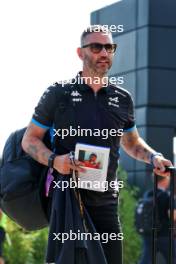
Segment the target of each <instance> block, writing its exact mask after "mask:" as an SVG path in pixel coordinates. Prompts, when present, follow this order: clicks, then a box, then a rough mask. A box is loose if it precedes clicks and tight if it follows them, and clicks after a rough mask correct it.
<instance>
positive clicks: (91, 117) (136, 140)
mask: <svg viewBox="0 0 176 264" xmlns="http://www.w3.org/2000/svg"><path fill="white" fill-rule="evenodd" d="M98 29H99V30H97V27H96V26H92V27H90V28H88V29H87V30H85V31H84V32H83V33H82V36H81V47H80V48H78V49H77V54H78V56H79V58H80V59H81V60H82V62H83V70H82V72H80V73H79V75H78V76H77V77H76V84H75V86H76V90H74V92H72V93H71V94H70V96H67V101H68V102H69V104H70V101H71V104H72V105H71V106H70V105H69V104H68V105H67V106H65V105H64V104H63V105H60V107H59V108H60V116H59V117H58V119H59V120H58V122H57V120H56V123H57V125H58V127H59V128H61V129H62V128H65V127H67V128H68V127H69V126H70V124H75V123H76V125H77V127H78V126H79V128H83V129H85V128H86V129H87V128H88V129H92V130H93V129H95V128H96V129H100V130H103V129H105V128H106V129H107V128H108V130H112V129H115V130H116V131H117V130H118V129H123V131H124V133H123V136H122V137H121V140H120V137H119V136H114V135H113V136H112V133H111V135H109V137H108V138H107V139H106V140H105V139H102V138H101V136H90V135H88V136H78V135H77V136H76V137H67V138H64V139H62V138H61V137H59V136H58V137H57V138H55V149H54V152H55V154H54V153H53V151H52V150H50V149H48V148H46V146H45V145H44V144H43V142H42V139H43V137H44V135H45V133H46V131H47V130H48V129H49V128H51V127H52V126H53V123H54V115H55V111H56V108H57V107H58V105H59V104H60V101H59V99H58V101H57V99H56V98H57V94H58V92H59V89H64V87H63V88H62V87H61V85H60V86H59V87H58V85H56V86H53V87H49V88H48V89H47V91H46V92H45V93H44V95H43V96H42V98H41V100H40V102H39V104H38V106H37V107H36V109H35V113H34V115H33V119H32V121H31V123H30V124H29V126H28V128H27V131H26V133H25V135H24V138H23V141H22V146H23V149H24V150H25V151H26V152H27V153H28V154H29V155H31V156H32V157H33V158H34V159H36V160H37V161H38V162H41V163H42V164H44V165H49V166H50V167H53V168H54V169H55V171H57V172H59V173H60V174H64V175H69V174H70V171H71V170H75V171H77V172H78V173H79V172H80V171H81V170H82V168H80V163H79V162H76V164H75V165H74V164H71V162H70V158H69V155H68V153H69V152H70V151H73V150H74V148H75V144H76V142H80V143H85V144H91V145H94V146H104V147H110V156H109V167H108V173H107V181H108V182H111V181H115V180H116V169H117V161H118V159H119V153H118V149H119V145H120V142H121V146H122V147H123V148H124V150H125V151H126V152H127V153H128V154H129V155H130V156H132V157H134V158H136V159H138V160H141V161H144V162H146V163H152V164H153V165H154V167H155V169H154V171H155V173H157V174H160V175H163V176H168V175H169V174H168V173H167V172H165V166H171V165H172V164H171V162H170V161H169V160H167V159H165V158H164V157H163V156H162V155H161V154H160V153H157V152H156V151H155V150H153V149H152V148H151V147H150V146H148V145H147V144H146V143H145V142H144V140H143V139H142V138H141V137H140V136H139V134H138V131H137V128H136V126H135V120H134V114H133V102H132V99H131V96H130V94H129V93H128V92H127V91H126V90H124V89H121V88H118V87H115V86H114V85H111V84H110V83H108V81H107V83H105V82H104V80H105V77H106V76H107V73H108V70H109V69H110V68H111V66H112V62H113V57H114V53H115V50H116V44H114V43H113V40H112V35H111V33H110V32H109V31H107V32H105V30H104V28H103V27H101V26H99V28H98ZM80 77H81V78H84V80H85V82H84V83H82V84H80V83H79V82H78V79H79V78H80ZM97 79H98V80H99V81H98V82H97V81H96V82H95V80H97ZM73 88H74V87H73ZM74 89H75V88H74ZM60 100H61V99H60ZM61 108H62V109H61ZM85 113H89V114H87V115H85ZM91 113H92V114H91ZM57 115H58V112H57ZM76 125H75V126H76ZM113 131H114V130H113ZM81 196H82V199H83V201H84V205H85V206H86V208H87V210H88V212H89V214H90V216H91V218H92V220H93V223H94V225H95V228H96V230H97V232H99V233H100V234H102V233H109V234H110V233H119V232H120V230H121V229H120V224H119V219H118V216H117V202H118V193H117V192H116V191H115V190H114V189H113V188H109V190H108V191H106V192H104V193H99V192H94V191H88V190H81ZM102 246H103V249H104V252H105V255H106V258H107V263H108V264H117V263H118V264H120V263H122V243H121V241H120V240H109V241H108V243H105V244H102Z"/></svg>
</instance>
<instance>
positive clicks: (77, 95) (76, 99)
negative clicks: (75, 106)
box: [70, 91, 82, 102]
mask: <svg viewBox="0 0 176 264" xmlns="http://www.w3.org/2000/svg"><path fill="white" fill-rule="evenodd" d="M70 95H71V96H72V101H73V102H82V95H81V94H80V93H79V92H78V91H73V92H71V94H70Z"/></svg>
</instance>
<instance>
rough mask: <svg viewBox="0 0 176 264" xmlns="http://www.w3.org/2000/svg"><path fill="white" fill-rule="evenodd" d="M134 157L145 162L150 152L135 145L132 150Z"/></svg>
mask: <svg viewBox="0 0 176 264" xmlns="http://www.w3.org/2000/svg"><path fill="white" fill-rule="evenodd" d="M134 155H135V156H136V158H138V159H140V160H144V161H146V160H148V159H149V155H150V152H149V151H148V150H147V149H146V148H145V147H143V146H141V145H136V146H135V148H134Z"/></svg>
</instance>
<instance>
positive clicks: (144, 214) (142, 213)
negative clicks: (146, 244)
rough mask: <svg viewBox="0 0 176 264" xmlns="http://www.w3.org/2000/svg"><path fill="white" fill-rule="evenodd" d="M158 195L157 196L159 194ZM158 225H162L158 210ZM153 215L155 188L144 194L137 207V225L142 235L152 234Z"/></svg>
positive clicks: (135, 222)
mask: <svg viewBox="0 0 176 264" xmlns="http://www.w3.org/2000/svg"><path fill="white" fill-rule="evenodd" d="M158 195H160V194H158ZM158 195H157V196H158ZM156 214H157V227H158V228H159V227H160V226H161V223H160V220H159V216H158V212H156ZM152 216H153V190H150V191H147V192H145V193H144V196H143V197H142V198H141V199H140V200H139V201H138V203H137V206H136V209H135V221H134V224H135V227H136V230H137V232H138V233H139V234H140V235H151V234H152V221H153V219H152Z"/></svg>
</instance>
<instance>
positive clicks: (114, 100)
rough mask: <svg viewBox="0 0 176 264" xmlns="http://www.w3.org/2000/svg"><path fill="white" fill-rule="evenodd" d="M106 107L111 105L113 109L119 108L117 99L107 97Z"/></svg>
mask: <svg viewBox="0 0 176 264" xmlns="http://www.w3.org/2000/svg"><path fill="white" fill-rule="evenodd" d="M108 105H112V106H114V107H119V98H118V97H109V98H108Z"/></svg>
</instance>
